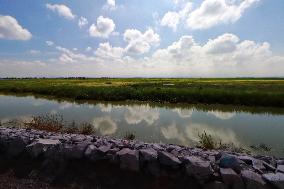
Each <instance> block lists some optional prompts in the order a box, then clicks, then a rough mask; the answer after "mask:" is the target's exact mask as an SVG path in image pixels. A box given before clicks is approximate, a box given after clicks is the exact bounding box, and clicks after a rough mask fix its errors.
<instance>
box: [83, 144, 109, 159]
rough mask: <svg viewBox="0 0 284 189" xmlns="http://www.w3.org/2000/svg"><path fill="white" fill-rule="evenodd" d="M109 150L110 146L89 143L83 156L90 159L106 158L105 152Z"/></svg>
mask: <svg viewBox="0 0 284 189" xmlns="http://www.w3.org/2000/svg"><path fill="white" fill-rule="evenodd" d="M109 150H110V146H100V147H96V146H94V145H92V144H91V145H89V146H88V147H87V149H86V151H85V157H87V158H89V159H90V160H92V161H97V160H103V159H108V157H107V152H108V151H109Z"/></svg>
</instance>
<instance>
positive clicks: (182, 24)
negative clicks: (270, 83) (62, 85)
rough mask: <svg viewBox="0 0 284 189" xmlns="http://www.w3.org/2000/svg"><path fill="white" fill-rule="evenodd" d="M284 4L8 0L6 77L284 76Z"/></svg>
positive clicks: (2, 16)
mask: <svg viewBox="0 0 284 189" xmlns="http://www.w3.org/2000/svg"><path fill="white" fill-rule="evenodd" d="M283 10H284V1H283V0H155V1H152V0H144V1H141V0H80V1H79V0H56V1H55V0H41V1H36V0H25V1H22V0H0V77H79V76H81V77H284V35H283V34H284V11H283Z"/></svg>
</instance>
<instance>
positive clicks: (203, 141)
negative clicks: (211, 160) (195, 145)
mask: <svg viewBox="0 0 284 189" xmlns="http://www.w3.org/2000/svg"><path fill="white" fill-rule="evenodd" d="M198 138H199V141H198V142H199V145H200V147H201V148H204V149H208V150H212V149H216V148H217V142H216V140H215V139H214V138H213V137H212V136H211V135H210V134H207V133H206V131H204V132H203V133H201V134H200V133H198Z"/></svg>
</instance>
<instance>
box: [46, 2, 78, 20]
mask: <svg viewBox="0 0 284 189" xmlns="http://www.w3.org/2000/svg"><path fill="white" fill-rule="evenodd" d="M46 8H47V9H49V10H51V11H53V12H56V13H57V14H58V15H59V16H63V17H64V18H66V19H68V20H72V19H74V18H75V17H76V15H74V14H73V13H72V11H71V9H70V8H69V7H67V6H66V5H63V4H49V3H48V4H46Z"/></svg>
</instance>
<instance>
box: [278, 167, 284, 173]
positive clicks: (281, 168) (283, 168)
mask: <svg viewBox="0 0 284 189" xmlns="http://www.w3.org/2000/svg"><path fill="white" fill-rule="evenodd" d="M277 172H282V173H284V165H278V166H277Z"/></svg>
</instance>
